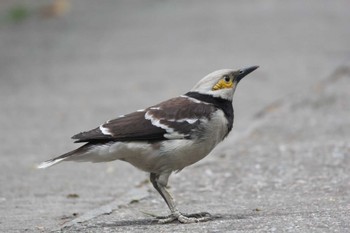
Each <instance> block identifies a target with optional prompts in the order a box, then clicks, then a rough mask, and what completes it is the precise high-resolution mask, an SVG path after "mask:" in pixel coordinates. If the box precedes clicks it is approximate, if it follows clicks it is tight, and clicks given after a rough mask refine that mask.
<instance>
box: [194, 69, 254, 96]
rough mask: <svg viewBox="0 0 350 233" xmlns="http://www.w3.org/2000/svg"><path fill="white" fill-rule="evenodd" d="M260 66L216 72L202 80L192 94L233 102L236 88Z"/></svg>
mask: <svg viewBox="0 0 350 233" xmlns="http://www.w3.org/2000/svg"><path fill="white" fill-rule="evenodd" d="M258 67H259V66H252V67H248V68H245V69H239V70H232V69H224V70H217V71H214V72H212V73H210V74H208V75H207V76H205V77H204V78H203V79H202V80H200V81H199V82H198V83H197V84H196V85H195V86H194V87H193V88H192V89H191V92H198V93H201V94H207V95H212V96H214V97H220V98H222V99H227V100H232V98H233V94H234V92H235V89H236V86H237V84H238V83H239V81H241V79H242V78H244V77H245V76H246V75H247V74H249V73H251V72H253V71H254V70H256V69H257V68H258Z"/></svg>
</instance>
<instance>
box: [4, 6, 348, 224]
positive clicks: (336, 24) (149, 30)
mask: <svg viewBox="0 0 350 233" xmlns="http://www.w3.org/2000/svg"><path fill="white" fill-rule="evenodd" d="M349 9H350V2H349V1H347V0H344V1H342V0H335V1H327V0H321V1H320V0H317V1H316V0H314V1H295V0H286V1H278V0H266V1H259V0H253V1H244V0H234V1H219V2H218V1H161V0H150V1H126V0H125V1H114V0H104V1H93V0H52V1H51V0H26V1H20V0H1V1H0V111H1V116H0V131H1V134H0V140H1V148H0V153H1V155H0V156H1V157H0V216H1V220H0V225H2V227H3V230H9V229H12V228H11V227H14V228H13V229H17V230H24V229H39V230H40V229H47V228H45V227H48V228H50V227H51V228H52V227H53V226H57V225H58V224H59V223H61V222H62V221H64V217H62V216H65V215H67V213H72V212H74V213H82V212H84V211H87V210H89V209H91V208H94V207H96V206H99V205H101V204H103V203H106V202H108V201H111V200H114V199H115V198H116V197H118V195H121V194H122V193H124V192H125V190H127V189H128V187H130V186H132V185H130V184H137V183H138V182H140V181H142V180H144V179H145V178H147V177H146V175H145V174H143V173H142V172H137V171H135V170H134V169H131V168H130V166H129V165H127V164H124V163H120V162H114V163H110V164H108V165H106V164H98V165H91V164H79V165H76V164H69V163H68V164H61V165H59V166H57V167H54V168H52V169H50V170H45V171H37V170H35V168H34V167H35V164H37V163H39V162H41V161H43V160H46V159H49V158H51V157H54V156H57V155H59V154H61V153H64V152H66V151H67V150H70V149H73V148H75V146H76V145H74V144H73V143H72V141H71V140H70V136H72V135H74V134H75V133H78V132H80V131H83V130H87V129H90V128H93V127H96V126H97V125H99V124H100V123H102V122H104V121H105V120H107V119H111V118H114V117H116V116H118V115H120V114H124V113H127V112H131V111H134V110H136V109H140V108H143V107H146V106H149V105H151V104H155V103H157V102H160V101H162V100H164V99H167V98H170V97H174V96H177V95H180V94H183V93H185V92H187V91H188V90H189V89H190V88H191V87H192V86H193V85H194V84H195V83H196V82H197V81H198V80H200V79H201V78H202V77H204V76H205V75H206V74H208V73H210V72H212V71H214V70H217V69H222V68H237V69H238V68H244V67H248V66H251V65H259V66H260V68H259V69H258V70H257V71H255V72H254V73H253V74H252V75H250V76H249V77H247V78H246V79H244V81H243V82H241V83H240V85H239V87H238V88H237V91H236V94H235V98H234V109H235V125H234V130H233V133H232V135H231V136H230V137H229V138H228V139H227V141H226V145H227V144H230V143H231V142H232V140H231V139H232V138H233V137H239V135H240V134H242V133H244V132H245V130H246V129H247V128H249V126H250V125H251V124H253V122H254V119H255V117H256V114H257V113H258V112H259V111H260V110H262V109H264V108H265V107H266V106H268V105H269V104H271V103H273V102H275V101H276V100H279V99H281V98H285V97H286V96H288V95H290V94H293V93H297V92H299V91H305V90H307V88H310V87H312V86H313V85H315V84H316V83H318V82H321V81H322V80H325V79H326V78H327V77H328V76H329V75H330V74H332V73H333V72H334V71H335V70H336V69H337V68H338V67H341V66H344V65H348V64H349V62H350V46H349V41H350V27H349V22H350V14H349ZM230 138H231V139H230ZM222 147H225V144H223V145H222ZM218 150H220V149H218ZM120 174H124V175H126V174H127V175H126V177H124V179H123V182H122V183H121V180H120V177H119V178H118V176H120ZM82 183H83V184H82ZM70 193H79V195H80V199H78V200H75V199H74V198H73V199H74V200H72V199H70V198H67V197H68V195H69V194H70ZM70 197H71V196H70ZM71 217H72V216H69V217H67V218H68V219H69V218H71ZM33 218H34V219H35V220H33ZM19 219H20V221H19ZM0 229H1V227H0Z"/></svg>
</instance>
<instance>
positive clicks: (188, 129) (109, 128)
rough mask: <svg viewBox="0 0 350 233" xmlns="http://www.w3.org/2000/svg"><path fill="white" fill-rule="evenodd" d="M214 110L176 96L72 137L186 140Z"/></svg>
mask: <svg viewBox="0 0 350 233" xmlns="http://www.w3.org/2000/svg"><path fill="white" fill-rule="evenodd" d="M216 110H217V109H216V107H214V105H212V104H207V103H203V102H200V101H194V100H192V99H191V98H188V97H177V98H173V99H170V100H167V101H165V102H162V103H160V104H158V105H155V106H152V107H149V108H147V109H145V110H142V111H137V112H133V113H130V114H128V115H125V116H121V117H119V118H117V119H113V120H110V121H107V122H106V123H104V124H102V125H101V126H99V127H97V128H95V129H93V130H90V131H87V132H82V133H79V134H77V135H74V136H73V137H72V138H73V139H76V140H77V141H76V142H95V141H96V142H100V141H155V140H169V139H189V138H191V136H192V135H193V133H195V132H196V130H197V129H198V128H199V126H200V124H201V120H202V119H209V118H210V116H211V114H212V113H213V112H214V111H216Z"/></svg>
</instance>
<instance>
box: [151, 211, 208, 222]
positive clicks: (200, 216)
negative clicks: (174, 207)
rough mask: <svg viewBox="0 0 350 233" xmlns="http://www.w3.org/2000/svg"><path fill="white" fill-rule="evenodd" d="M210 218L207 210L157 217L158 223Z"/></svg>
mask: <svg viewBox="0 0 350 233" xmlns="http://www.w3.org/2000/svg"><path fill="white" fill-rule="evenodd" d="M211 219H212V216H211V214H209V213H208V212H201V213H195V214H181V213H175V214H171V215H169V216H165V217H163V216H162V217H157V220H158V223H171V222H173V221H176V220H177V221H179V222H180V223H195V222H206V221H209V220H211Z"/></svg>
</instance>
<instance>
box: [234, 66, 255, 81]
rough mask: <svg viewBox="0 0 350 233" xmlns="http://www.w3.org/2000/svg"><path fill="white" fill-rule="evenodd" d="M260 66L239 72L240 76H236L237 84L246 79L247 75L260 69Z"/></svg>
mask: <svg viewBox="0 0 350 233" xmlns="http://www.w3.org/2000/svg"><path fill="white" fill-rule="evenodd" d="M258 68H259V66H251V67H248V68H245V69H240V70H239V71H238V72H239V73H238V75H237V76H236V80H237V82H239V81H241V79H242V78H244V77H245V76H246V75H247V74H250V73H251V72H253V71H254V70H256V69H258Z"/></svg>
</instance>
